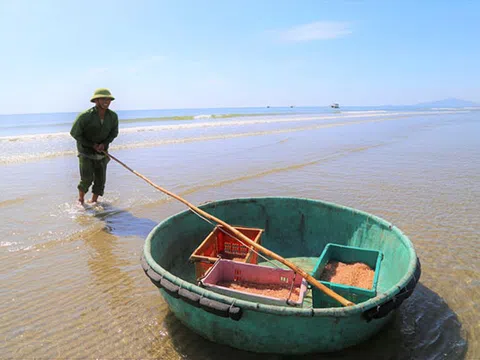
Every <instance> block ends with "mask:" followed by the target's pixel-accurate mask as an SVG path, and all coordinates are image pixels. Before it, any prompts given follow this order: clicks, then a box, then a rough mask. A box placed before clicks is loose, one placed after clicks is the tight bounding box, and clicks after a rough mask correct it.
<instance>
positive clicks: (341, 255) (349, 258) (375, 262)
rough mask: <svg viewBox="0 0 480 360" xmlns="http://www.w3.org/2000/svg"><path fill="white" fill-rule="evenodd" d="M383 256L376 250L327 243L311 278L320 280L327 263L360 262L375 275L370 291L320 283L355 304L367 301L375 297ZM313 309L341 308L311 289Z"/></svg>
mask: <svg viewBox="0 0 480 360" xmlns="http://www.w3.org/2000/svg"><path fill="white" fill-rule="evenodd" d="M382 258H383V255H382V253H381V252H380V251H378V250H372V249H363V248H359V247H355V246H345V245H337V244H332V243H328V244H327V246H325V249H324V250H323V252H322V254H321V255H320V258H319V259H318V262H317V264H316V266H315V269H314V270H313V272H312V274H311V275H312V276H313V277H314V278H316V279H317V280H318V279H320V275H321V274H322V272H323V269H324V268H325V266H326V265H327V264H328V262H329V261H331V260H332V261H340V262H343V263H346V264H351V263H355V262H362V263H364V264H367V265H368V266H370V267H371V268H372V269H373V270H374V271H375V275H374V278H373V285H372V289H370V290H368V289H363V288H359V287H355V286H348V285H343V284H336V283H332V282H328V281H320V282H321V283H322V284H323V285H325V286H326V287H328V288H330V289H332V290H333V291H335V292H336V293H338V294H339V295H341V296H343V297H344V298H345V299H348V300H350V301H352V302H354V303H355V304H358V303H361V302H364V301H367V300H369V299H371V298H373V297H375V296H376V295H377V282H378V275H379V273H380V263H381V262H382ZM312 297H313V307H314V308H325V307H341V306H342V305H341V304H340V303H338V302H337V301H336V300H334V299H332V298H331V297H329V296H328V295H325V294H324V293H323V292H322V291H321V290H319V289H317V288H312Z"/></svg>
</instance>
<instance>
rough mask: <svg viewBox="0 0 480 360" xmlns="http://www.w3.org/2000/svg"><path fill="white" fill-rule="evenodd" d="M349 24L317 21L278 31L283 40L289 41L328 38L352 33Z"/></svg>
mask: <svg viewBox="0 0 480 360" xmlns="http://www.w3.org/2000/svg"><path fill="white" fill-rule="evenodd" d="M349 25H350V24H349V23H347V22H339V21H317V22H313V23H309V24H303V25H298V26H294V27H292V28H290V29H286V30H280V31H278V32H277V33H278V36H279V38H280V39H281V40H283V41H287V42H303V41H312V40H328V39H335V38H339V37H343V36H346V35H349V34H351V33H352V31H351V30H350V28H349Z"/></svg>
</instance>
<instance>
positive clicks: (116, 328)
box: [0, 110, 480, 360]
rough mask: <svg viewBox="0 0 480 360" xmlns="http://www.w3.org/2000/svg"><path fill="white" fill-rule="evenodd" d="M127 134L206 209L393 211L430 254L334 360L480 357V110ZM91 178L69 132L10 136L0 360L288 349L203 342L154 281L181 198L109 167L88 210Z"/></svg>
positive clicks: (2, 145)
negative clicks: (285, 201)
mask: <svg viewBox="0 0 480 360" xmlns="http://www.w3.org/2000/svg"><path fill="white" fill-rule="evenodd" d="M72 121H73V119H72ZM120 128H121V130H120V135H119V137H118V139H116V140H115V142H114V143H113V144H112V147H111V150H110V151H111V153H112V154H114V155H115V156H117V157H118V158H119V159H121V160H122V161H123V162H125V163H126V164H128V165H129V166H130V167H132V168H133V169H135V170H136V171H138V172H140V173H142V174H144V175H145V176H147V177H148V178H149V179H151V180H152V181H154V182H155V183H157V184H158V185H160V186H162V187H165V188H166V189H168V190H170V191H173V192H175V193H177V194H178V195H180V196H182V197H185V198H186V199H187V200H188V201H190V202H192V203H194V204H197V205H198V204H201V203H203V202H206V201H211V200H220V199H228V198H235V197H255V196H295V197H305V198H313V199H321V200H325V201H329V202H334V203H337V204H342V205H345V206H349V207H353V208H358V209H361V210H363V211H367V212H370V213H372V214H375V215H378V216H380V217H383V218H384V219H387V220H388V221H390V222H392V223H394V224H395V225H396V226H398V227H399V228H400V229H402V230H403V231H404V232H405V233H406V234H407V236H408V237H409V238H410V239H411V240H412V242H413V244H414V246H415V249H416V251H417V253H418V255H419V257H420V260H421V262H422V277H421V281H420V283H419V285H418V286H417V288H416V290H415V292H414V294H413V295H412V296H411V298H409V299H408V300H407V301H406V302H405V303H404V304H403V305H402V307H401V308H400V310H399V311H398V313H397V315H396V316H395V318H394V320H393V321H392V323H390V324H388V325H387V327H386V328H385V329H384V330H382V331H381V332H380V333H379V334H378V335H377V336H375V337H374V338H372V339H370V340H369V341H367V342H365V343H363V344H361V345H359V346H357V347H355V348H351V349H347V350H345V351H342V352H340V353H338V354H336V358H339V359H347V358H351V357H356V358H360V357H361V356H365V357H367V356H368V357H369V358H371V359H408V358H418V359H439V358H445V359H464V358H467V359H478V358H480V340H479V339H480V311H479V303H478V299H479V298H480V281H479V279H480V215H479V214H480V204H479V201H478V199H479V198H480V166H479V164H480V146H479V141H478V135H479V134H480V112H479V111H454V110H452V111H443V112H442V111H424V112H419V111H417V112H408V111H403V112H402V111H395V112H393V111H385V112H372V113H369V112H358V113H344V114H339V115H335V114H334V115H332V114H327V115H325V114H315V113H309V114H297V115H293V114H282V115H268V116H267V115H265V116H250V117H249V116H246V117H235V118H231V119H214V118H212V119H205V118H199V119H193V120H187V121H184V122H182V121H177V122H175V123H169V124H164V123H160V122H159V123H156V122H152V121H150V122H149V123H148V124H146V123H142V122H140V123H139V124H137V125H135V126H133V125H129V126H125V127H123V128H122V124H120ZM47 130H48V129H47ZM27 135H28V136H27ZM78 179H79V175H78V161H77V158H76V153H75V144H74V141H73V139H72V138H71V137H69V135H68V134H66V133H65V131H63V130H62V129H60V130H58V129H57V131H53V130H52V131H49V132H47V131H44V132H43V133H41V134H40V133H38V134H31V133H30V134H21V133H20V131H16V132H15V133H13V132H12V133H2V134H1V138H0V188H1V189H2V191H1V193H0V219H1V220H0V232H1V233H2V234H3V236H2V238H1V239H0V282H1V284H2V286H1V287H0V357H1V358H14V359H27V358H33V357H35V358H68V359H74V358H75V359H76V358H110V359H113V358H117V359H118V358H121V359H147V358H158V359H165V360H167V359H168V360H171V359H172V360H173V359H218V360H220V359H224V358H229V359H232V360H233V359H263V360H265V359H272V360H273V359H281V358H282V357H280V356H273V355H272V356H268V355H257V354H252V353H246V352H242V351H239V350H235V349H232V348H229V347H227V346H222V345H218V344H214V343H211V342H209V341H206V340H204V339H202V338H201V337H199V336H198V335H196V334H195V333H193V332H191V331H190V330H189V329H187V328H186V327H185V326H184V325H182V324H181V323H180V322H179V321H178V320H177V319H176V318H175V317H174V316H173V315H172V314H171V313H170V312H169V310H168V308H167V306H166V303H165V302H164V301H163V299H162V298H161V296H160V294H159V292H158V290H157V289H156V288H155V287H154V286H153V285H152V284H151V283H150V281H149V280H148V278H147V277H146V276H145V275H144V273H143V271H142V268H141V266H140V261H139V260H140V256H141V253H142V250H143V242H144V239H145V237H146V236H147V234H148V233H149V232H150V231H151V229H152V228H153V227H154V226H155V225H156V224H158V223H159V222H161V221H162V220H163V219H165V218H166V217H168V216H170V215H172V214H175V213H177V212H179V211H182V210H184V209H185V206H184V205H183V204H181V203H179V202H177V201H175V200H173V199H170V198H168V197H167V196H166V195H164V194H162V193H160V192H158V191H156V190H155V189H154V188H152V187H151V186H149V185H148V184H146V183H145V182H143V181H141V180H140V179H139V178H137V177H135V176H134V175H133V174H131V173H130V172H128V171H126V170H125V169H124V168H122V167H121V166H119V165H118V164H116V163H114V162H113V161H111V162H110V163H109V165H108V175H107V186H106V190H105V196H104V198H102V199H101V203H100V206H101V207H102V208H101V209H97V210H95V211H94V210H83V209H81V208H79V207H77V206H76V205H75V199H76V191H77V190H76V185H77V183H78ZM88 195H90V194H88ZM186 266H188V265H186ZM317 358H319V355H310V356H304V357H298V359H317ZM289 359H296V358H295V357H289Z"/></svg>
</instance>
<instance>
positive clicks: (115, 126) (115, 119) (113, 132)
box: [103, 114, 118, 147]
mask: <svg viewBox="0 0 480 360" xmlns="http://www.w3.org/2000/svg"><path fill="white" fill-rule="evenodd" d="M117 136H118V116H117V115H116V114H115V115H114V117H113V127H112V130H110V133H109V134H108V136H107V138H106V139H105V141H104V142H103V145H104V146H105V147H107V146H108V145H109V144H110V143H111V142H112V141H113V139H115V138H116V137H117Z"/></svg>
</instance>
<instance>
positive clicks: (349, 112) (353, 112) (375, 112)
mask: <svg viewBox="0 0 480 360" xmlns="http://www.w3.org/2000/svg"><path fill="white" fill-rule="evenodd" d="M385 113H388V111H387V110H357V111H353V110H352V111H342V114H365V115H369V114H385Z"/></svg>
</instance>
